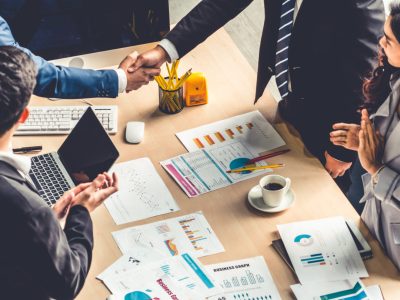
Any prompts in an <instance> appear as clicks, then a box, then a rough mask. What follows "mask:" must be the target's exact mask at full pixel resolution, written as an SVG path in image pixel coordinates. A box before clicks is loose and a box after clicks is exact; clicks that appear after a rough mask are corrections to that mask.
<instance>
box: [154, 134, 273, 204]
mask: <svg viewBox="0 0 400 300" xmlns="http://www.w3.org/2000/svg"><path fill="white" fill-rule="evenodd" d="M253 157H254V156H253V154H252V153H251V152H250V151H249V149H248V148H247V147H246V145H244V144H242V143H241V142H239V141H235V142H231V143H226V144H219V145H216V146H214V147H212V148H209V149H203V150H198V151H194V152H189V153H186V154H183V155H180V156H177V157H174V158H171V159H168V160H165V161H162V162H160V163H161V165H162V166H163V168H164V169H165V170H166V171H167V172H168V173H169V174H170V175H171V176H172V178H174V180H175V181H176V182H177V183H178V184H179V186H180V187H181V188H182V189H183V191H184V192H185V193H186V194H187V195H188V196H189V197H195V196H198V195H201V194H204V193H207V192H210V191H214V190H216V189H219V188H222V187H226V186H229V185H231V184H234V183H236V182H239V181H242V180H245V179H249V178H252V177H255V176H259V175H260V174H264V173H267V172H271V170H270V169H263V170H257V171H253V172H247V173H227V172H226V171H227V170H229V169H232V164H233V163H234V162H236V161H241V160H244V161H248V160H249V159H251V158H253ZM257 165H258V166H263V165H266V163H265V162H264V161H260V162H257ZM241 166H243V164H242V165H240V166H239V165H238V166H236V167H241ZM236 167H234V168H236Z"/></svg>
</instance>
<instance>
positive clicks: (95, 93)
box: [0, 17, 118, 99]
mask: <svg viewBox="0 0 400 300" xmlns="http://www.w3.org/2000/svg"><path fill="white" fill-rule="evenodd" d="M0 46H15V47H17V48H19V49H21V50H23V51H24V52H25V53H26V54H28V55H29V56H30V57H31V58H32V59H33V61H34V62H35V63H36V66H37V69H38V74H37V77H36V80H37V83H36V87H35V90H34V94H35V95H37V96H41V97H55V98H64V99H68V98H69V99H72V98H93V97H113V98H115V97H117V96H118V75H117V73H116V72H115V70H101V71H95V70H87V69H86V70H84V69H78V68H68V67H61V66H55V65H54V64H52V63H49V62H48V61H46V60H44V59H43V58H41V57H39V56H36V55H34V54H33V53H32V52H31V51H29V50H28V49H26V48H23V47H21V46H20V45H18V43H17V42H16V41H15V40H14V37H13V35H12V33H11V30H10V27H9V26H8V24H7V22H6V20H4V19H3V18H2V17H0Z"/></svg>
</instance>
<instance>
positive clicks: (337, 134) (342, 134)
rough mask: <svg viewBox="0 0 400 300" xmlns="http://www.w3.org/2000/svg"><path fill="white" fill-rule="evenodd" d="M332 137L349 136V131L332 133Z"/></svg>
mask: <svg viewBox="0 0 400 300" xmlns="http://www.w3.org/2000/svg"><path fill="white" fill-rule="evenodd" d="M329 135H330V136H331V137H336V136H344V137H346V136H347V130H335V131H331V133H330V134H329Z"/></svg>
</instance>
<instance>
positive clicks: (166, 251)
mask: <svg viewBox="0 0 400 300" xmlns="http://www.w3.org/2000/svg"><path fill="white" fill-rule="evenodd" d="M112 235H113V238H114V240H115V241H116V243H117V245H118V247H119V248H120V250H121V252H122V253H124V254H125V253H128V252H135V251H140V252H142V251H157V252H158V253H161V255H165V256H178V255H181V254H183V253H190V254H193V255H194V256H196V257H201V256H206V255H211V254H216V253H220V252H224V251H225V249H224V247H223V246H222V244H221V242H220V241H219V240H218V238H217V236H216V235H215V233H214V231H213V230H212V228H211V226H210V224H208V222H207V220H206V218H205V217H204V215H203V213H202V212H196V213H192V214H189V215H185V216H180V217H177V218H173V219H167V220H163V221H159V222H155V223H150V224H146V225H140V226H135V227H130V228H126V229H122V230H119V231H115V232H113V233H112Z"/></svg>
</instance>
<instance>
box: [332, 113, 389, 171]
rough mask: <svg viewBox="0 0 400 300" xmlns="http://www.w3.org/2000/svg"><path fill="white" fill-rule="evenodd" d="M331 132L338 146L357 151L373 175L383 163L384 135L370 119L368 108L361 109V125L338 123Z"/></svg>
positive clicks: (365, 166) (362, 164)
mask: <svg viewBox="0 0 400 300" xmlns="http://www.w3.org/2000/svg"><path fill="white" fill-rule="evenodd" d="M333 129H334V131H332V132H331V133H330V141H331V142H332V143H333V144H334V145H336V146H342V147H344V148H346V149H349V150H353V151H357V152H358V158H359V160H360V163H361V166H362V167H363V168H364V169H365V170H366V171H367V172H368V173H369V174H371V175H373V174H375V173H376V172H377V171H378V170H379V169H380V168H381V167H382V165H383V163H382V157H383V150H384V141H383V137H382V136H381V135H380V133H379V132H378V131H375V129H374V126H373V124H372V122H371V120H370V119H369V115H368V112H367V110H366V109H363V110H362V111H361V125H357V124H347V123H336V124H334V125H333Z"/></svg>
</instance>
